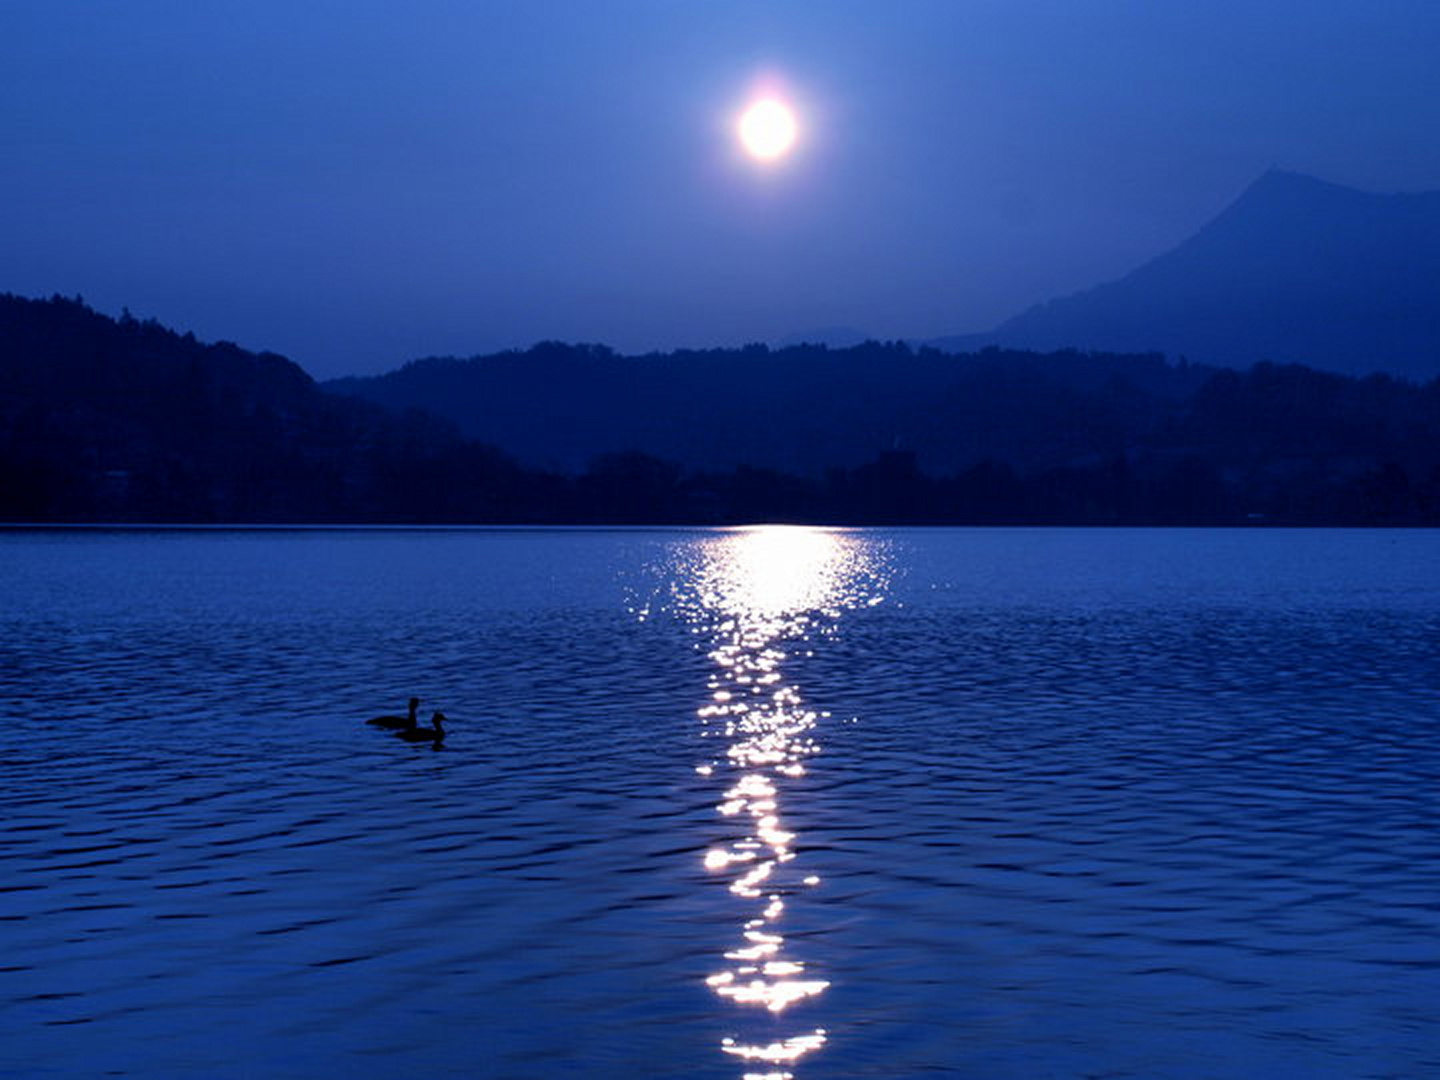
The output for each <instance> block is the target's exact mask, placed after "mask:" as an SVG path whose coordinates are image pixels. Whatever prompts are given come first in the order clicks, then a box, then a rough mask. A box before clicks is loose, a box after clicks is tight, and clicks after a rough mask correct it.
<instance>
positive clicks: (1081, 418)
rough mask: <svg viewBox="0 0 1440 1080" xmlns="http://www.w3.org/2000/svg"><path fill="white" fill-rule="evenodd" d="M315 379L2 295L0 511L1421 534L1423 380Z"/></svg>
mask: <svg viewBox="0 0 1440 1080" xmlns="http://www.w3.org/2000/svg"><path fill="white" fill-rule="evenodd" d="M336 389H348V390H350V391H351V392H352V395H354V394H360V393H364V394H366V395H368V396H370V397H372V398H373V399H374V400H373V401H364V400H357V399H356V397H355V396H347V395H342V394H339V393H333V392H329V391H327V389H326V388H325V387H321V386H317V385H316V384H315V383H314V382H313V381H312V380H311V379H310V377H309V376H308V375H306V374H305V372H303V371H301V370H300V369H299V368H298V367H296V366H295V365H294V364H292V363H291V362H290V361H288V360H286V359H285V358H283V357H280V356H276V355H273V354H269V353H253V352H249V351H247V350H245V349H242V348H240V347H239V346H238V345H233V344H229V343H225V342H222V343H219V344H206V343H203V342H200V341H197V340H196V339H195V338H194V337H193V336H191V335H189V334H184V335H182V334H177V333H175V332H174V331H172V330H169V329H166V328H165V327H163V326H160V325H159V324H157V323H155V322H153V321H145V322H141V321H138V320H136V319H133V318H130V317H129V316H128V315H127V316H126V317H124V318H121V319H119V320H116V319H111V318H107V317H106V316H104V315H101V314H98V313H97V312H95V311H92V310H91V309H89V308H88V307H86V306H85V305H84V304H83V303H81V302H79V301H76V300H65V299H62V298H59V297H56V298H53V299H51V300H25V299H21V298H19V297H13V296H3V295H0V521H12V522H13V521H50V522H120V521H128V522H216V523H243V522H274V523H278V522H293V523H321V522H376V523H404V522H416V523H434V524H442V523H536V524H545V523H558V524H591V523H593V524H658V523H666V524H739V523H745V522H758V521H803V522H825V523H834V524H852V525H866V524H1001V523H1007V524H1034V525H1041V524H1046V525H1054V524H1137V525H1138V524H1150V525H1160V524H1241V523H1245V522H1248V521H1255V520H1265V521H1278V522H1288V523H1295V524H1301V523H1304V524H1413V525H1422V524H1423V525H1440V437H1437V432H1440V379H1437V380H1434V381H1432V382H1430V383H1428V384H1426V385H1423V386H1417V385H1414V384H1412V383H1409V382H1406V381H1403V380H1397V379H1394V378H1391V377H1389V376H1384V375H1372V376H1368V377H1366V378H1364V379H1358V378H1354V377H1349V376H1344V375H1339V374H1333V373H1328V372H1319V371H1314V370H1312V369H1310V368H1306V367H1303V366H1299V365H1290V366H1281V365H1276V364H1268V363H1266V364H1257V365H1255V366H1254V367H1252V368H1251V369H1250V370H1248V371H1245V372H1236V371H1229V370H1224V369H1216V368H1209V367H1205V366H1203V365H1198V364H1188V363H1187V364H1167V363H1166V362H1165V360H1164V358H1163V357H1161V356H1159V355H1155V354H1150V355H1138V356H1125V355H1112V354H1086V353H1078V352H1074V351H1070V352H1060V353H1054V354H1047V355H1042V354H1038V353H1026V352H1016V351H1008V352H1007V351H1004V350H1000V349H987V350H982V351H981V352H979V353H975V354H970V355H963V356H952V355H947V354H944V353H941V352H939V351H936V350H933V349H931V350H925V349H922V350H918V351H917V350H914V349H911V348H910V347H909V346H906V345H904V344H901V343H898V342H891V343H880V342H867V343H865V344H863V345H859V346H855V347H853V348H850V349H842V350H830V349H826V348H824V347H823V346H801V347H795V348H791V349H782V350H776V351H772V350H770V349H768V348H767V347H765V346H763V345H756V346H749V347H746V348H743V349H715V350H709V351H705V352H689V353H672V354H666V355H659V354H657V355H650V356H641V357H633V356H619V355H616V354H615V353H613V352H611V351H610V350H609V349H606V348H604V347H603V346H596V345H581V346H575V345H562V344H558V343H553V342H552V343H547V344H543V345H540V346H536V347H535V348H533V349H530V350H528V351H526V352H523V353H519V352H517V353H503V354H498V355H496V356H491V357H479V358H474V359H471V360H430V361H421V362H418V363H415V364H411V365H407V366H406V367H405V368H403V369H401V370H400V371H398V372H394V373H392V374H391V375H390V376H386V377H384V378H381V379H374V380H352V381H350V382H349V383H346V384H342V385H341V386H338V387H336ZM417 405H420V406H429V407H430V409H432V410H433V411H428V412H427V411H423V410H421V409H418V408H414V407H413V406H417ZM438 413H445V414H448V415H449V416H451V417H454V418H455V419H456V421H464V422H465V423H466V424H467V425H468V431H469V433H468V434H467V433H466V432H462V431H461V430H459V428H458V426H457V424H454V423H451V422H449V421H447V420H446V419H443V418H442V417H441V416H440V415H437V414H438ZM482 439H483V441H481V440H482ZM495 443H500V444H502V445H503V446H504V447H505V450H504V451H501V450H499V449H496V448H495V446H494V445H492V444H495ZM510 453H516V454H522V455H524V457H525V458H527V459H529V461H530V464H527V465H521V464H518V463H517V461H516V460H515V459H513V458H511V457H510V456H509V454H510ZM570 456H573V457H578V458H582V459H584V460H582V462H581V463H580V464H578V465H574V466H568V465H561V466H553V465H552V464H550V463H552V462H553V461H554V460H556V459H559V458H562V457H570ZM537 463H538V464H539V465H541V466H542V467H541V468H537V467H536V464H537ZM792 463H793V464H792Z"/></svg>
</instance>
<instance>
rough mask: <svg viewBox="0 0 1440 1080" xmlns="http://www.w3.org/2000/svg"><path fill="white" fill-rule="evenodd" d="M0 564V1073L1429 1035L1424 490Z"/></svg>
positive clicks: (1283, 1051)
mask: <svg viewBox="0 0 1440 1080" xmlns="http://www.w3.org/2000/svg"><path fill="white" fill-rule="evenodd" d="M0 567H3V570H0V605H3V606H0V704H3V716H4V721H5V722H4V725H3V728H0V732H3V733H0V800H3V810H4V813H3V815H0V870H3V873H0V934H3V939H0V940H3V943H4V948H3V952H0V1075H4V1076H14V1077H24V1078H27V1080H29V1078H39V1077H101V1076H137V1077H206V1078H213V1077H253V1076H266V1077H282V1078H290V1077H296V1078H298V1077H315V1076H322V1075H332V1074H340V1075H345V1076H347V1077H350V1078H355V1080H360V1078H372V1077H373V1078H382V1077H383V1078H391V1077H402V1076H414V1077H421V1076H423V1077H507V1078H509V1077H514V1078H533V1077H557V1076H571V1075H577V1076H578V1075H584V1076H587V1077H599V1078H619V1077H646V1078H649V1077H677V1078H678V1077H698V1078H710V1077H714V1078H728V1080H740V1078H742V1077H750V1078H757V1077H766V1078H776V1080H778V1078H781V1077H791V1076H793V1077H795V1078H796V1080H826V1078H840V1077H918V1076H925V1075H933V1076H956V1077H975V1078H986V1080H990V1078H1009V1077H1013V1078H1017V1080H1019V1078H1027V1080H1028V1078H1035V1077H1137V1078H1138V1077H1197V1078H1198V1077H1220V1076H1224V1077H1257V1078H1258V1077H1264V1078H1274V1077H1418V1076H1427V1075H1428V1076H1435V1075H1440V1022H1437V1014H1436V1002H1440V738H1437V726H1440V721H1437V716H1440V658H1437V649H1436V645H1437V642H1440V536H1437V534H1436V533H1434V532H1427V531H1418V530H1417V531H1366V530H1352V531H1344V530H1334V531H1330V530H1293V531H1287V530H1269V529H1256V530H1228V531H1227V530H1193V531H1191V530H1061V529H1056V530H1048V529H1034V530H1027V529H976V530H963V529H959V530H890V531H887V530H873V531H871V530H862V531H843V530H842V531H827V530H821V529H808V528H759V529H749V530H745V529H737V530H711V531H706V530H689V531H686V530H668V531H667V530H611V531H587V530H563V529H557V530H484V529H475V530H443V529H434V530H385V529H367V530H358V529H357V530H223V529H215V530H203V529H188V530H187V529H174V530H143V529H135V530H106V529H76V530H69V529H53V530H48V529H32V530H26V529H13V530H5V531H0ZM411 695H416V696H418V697H420V698H421V699H422V702H421V710H420V714H421V718H422V722H425V723H428V718H429V716H430V714H431V712H432V711H433V710H437V709H438V710H443V712H444V713H445V715H446V716H447V717H448V719H449V726H448V729H447V737H446V738H445V739H444V741H443V742H440V743H438V744H436V743H433V742H415V743H412V742H407V741H403V740H402V739H400V738H397V737H396V736H395V734H394V733H392V732H388V731H382V730H378V729H376V728H374V727H369V726H367V725H366V724H365V723H364V721H365V720H366V719H367V718H369V717H372V716H374V715H376V714H377V713H399V712H403V711H404V708H405V701H406V699H407V698H408V697H410V696H411Z"/></svg>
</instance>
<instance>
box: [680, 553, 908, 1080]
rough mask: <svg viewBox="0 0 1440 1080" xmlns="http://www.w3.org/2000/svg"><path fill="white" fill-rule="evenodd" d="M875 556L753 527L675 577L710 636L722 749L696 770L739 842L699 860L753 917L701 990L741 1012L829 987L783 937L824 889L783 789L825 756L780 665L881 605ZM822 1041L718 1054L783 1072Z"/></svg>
mask: <svg viewBox="0 0 1440 1080" xmlns="http://www.w3.org/2000/svg"><path fill="white" fill-rule="evenodd" d="M873 553H874V547H873V544H871V543H869V542H867V541H865V540H863V539H861V538H859V537H856V536H854V535H851V534H847V533H843V532H831V531H827V530H823V529H811V528H798V527H793V528H792V527H766V528H757V529H747V530H740V531H735V532H729V533H726V534H724V535H722V536H719V537H716V538H715V539H713V540H710V541H707V542H705V543H703V544H701V545H700V546H699V549H698V557H697V559H696V561H695V563H694V565H692V566H690V567H688V568H686V571H687V572H686V573H685V574H684V575H683V581H684V584H683V585H682V587H681V601H682V603H681V609H682V611H683V612H685V614H686V615H687V616H688V617H689V619H690V620H691V621H692V623H694V624H695V627H696V629H697V630H699V631H700V632H702V633H705V634H707V635H708V636H709V639H710V644H711V649H710V654H709V655H710V659H711V660H712V661H713V662H714V664H715V671H714V674H713V675H712V677H711V680H710V685H709V689H710V700H709V702H708V703H707V704H706V705H705V706H704V707H703V708H701V709H700V710H699V718H700V720H701V722H702V724H703V725H704V726H705V731H704V734H705V736H706V737H708V738H714V739H717V740H720V741H721V742H723V743H724V751H723V753H718V752H717V754H716V755H715V757H714V758H713V759H712V760H710V761H707V762H705V763H704V764H702V765H700V766H699V767H698V768H697V772H698V773H699V774H700V775H702V776H705V777H717V778H718V779H719V780H720V782H721V785H722V792H723V793H722V795H721V799H720V802H719V803H718V805H717V807H716V809H717V810H718V812H719V813H720V815H721V816H722V817H724V818H726V819H730V820H733V822H734V829H733V836H734V839H733V840H732V841H731V842H730V843H729V844H727V845H726V846H724V847H717V848H713V849H711V850H710V851H708V852H706V854H705V857H704V865H705V868H706V869H707V870H709V871H710V872H712V873H714V874H717V875H724V876H725V877H726V878H728V881H729V891H730V892H731V893H732V894H733V895H734V896H735V897H736V898H737V899H738V900H739V901H741V902H742V905H743V909H744V911H745V914H746V916H747V917H745V918H744V919H743V921H742V923H741V926H740V932H739V934H738V937H737V939H736V940H735V941H734V943H733V945H732V947H731V948H729V949H727V950H726V951H725V952H724V954H723V957H724V961H725V962H724V964H723V965H722V966H721V967H720V969H719V970H717V971H716V972H715V973H714V974H712V975H711V976H710V977H709V978H708V979H707V980H706V981H707V983H708V984H709V986H710V988H711V989H712V990H713V991H714V992H715V993H716V994H717V995H719V997H721V998H723V999H725V1000H726V1001H728V1002H731V1003H733V1004H734V1005H736V1006H740V1007H745V1008H754V1009H764V1010H766V1011H768V1012H769V1013H770V1014H772V1015H779V1014H781V1013H783V1012H784V1011H785V1010H786V1009H788V1008H790V1007H791V1006H793V1005H795V1004H797V1003H798V1002H802V1001H805V1000H806V999H812V998H815V997H817V996H818V995H820V994H822V993H823V992H824V991H825V990H826V988H827V987H829V985H830V983H829V981H828V980H826V979H824V978H820V977H818V976H817V975H816V974H815V973H813V972H811V971H810V970H809V968H808V966H807V964H806V962H805V961H804V960H803V959H801V958H800V957H799V956H797V955H796V954H795V952H794V950H793V949H792V948H791V947H790V946H789V945H788V943H787V942H786V939H785V936H784V933H783V923H784V915H785V911H786V905H787V903H788V902H790V901H791V900H793V899H794V898H795V897H797V895H799V894H802V893H804V892H805V891H807V890H809V889H811V888H813V887H814V886H815V885H818V884H819V882H820V879H819V877H817V876H816V875H814V874H806V873H802V872H801V871H800V870H798V869H797V868H796V867H795V866H794V863H795V862H796V852H795V850H794V843H795V835H794V833H792V832H791V831H790V830H789V829H787V828H786V827H785V823H784V813H783V805H782V802H783V795H784V787H785V784H786V782H787V781H792V780H794V779H795V778H797V777H800V776H803V775H804V774H805V770H806V762H807V761H808V760H809V759H810V758H811V757H812V756H813V755H814V754H816V753H817V752H818V751H819V744H818V743H817V742H816V740H815V731H816V727H817V724H818V722H819V721H820V720H821V719H823V717H824V714H820V713H817V712H815V711H813V710H811V709H809V708H807V707H806V705H805V703H804V700H803V699H802V697H801V694H800V690H799V687H797V686H796V685H794V684H791V683H787V682H786V679H785V676H784V673H783V666H784V663H785V661H786V660H787V658H788V657H789V656H790V655H791V652H790V650H794V649H796V648H797V647H806V643H813V641H814V639H815V638H816V637H819V636H822V635H824V634H827V633H829V632H830V631H831V630H832V628H833V626H834V623H835V620H836V619H837V618H838V617H839V615H840V614H841V613H842V612H843V611H845V610H847V609H849V608H853V607H856V606H859V605H862V604H867V603H876V602H878V600H879V587H880V577H879V573H878V568H877V566H876V565H875V560H874V558H873ZM825 1041H826V1032H825V1030H824V1029H823V1028H816V1029H812V1030H810V1031H802V1032H799V1033H797V1034H794V1035H790V1036H788V1037H785V1038H782V1039H778V1040H776V1041H773V1042H765V1043H760V1042H753V1043H752V1042H746V1041H744V1040H742V1039H739V1038H735V1037H728V1038H726V1039H725V1040H724V1042H723V1044H722V1046H721V1050H723V1051H724V1052H725V1053H726V1054H729V1055H732V1056H735V1057H738V1058H740V1059H741V1060H743V1061H745V1062H747V1063H760V1064H763V1065H767V1066H783V1065H786V1064H790V1063H793V1062H795V1061H798V1060H799V1059H800V1058H801V1057H803V1056H804V1055H806V1054H809V1053H811V1052H813V1051H815V1050H818V1049H819V1048H820V1047H821V1046H823V1045H824V1043H825ZM744 1075H745V1077H747V1078H761V1077H764V1078H767V1080H772V1078H773V1080H783V1078H788V1077H790V1076H791V1075H792V1074H791V1073H789V1072H787V1071H784V1070H783V1069H782V1070H780V1071H772V1072H764V1073H753V1072H747V1073H745V1074H744Z"/></svg>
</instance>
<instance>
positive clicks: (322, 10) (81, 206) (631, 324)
mask: <svg viewBox="0 0 1440 1080" xmlns="http://www.w3.org/2000/svg"><path fill="white" fill-rule="evenodd" d="M765 77H768V78H769V79H770V80H771V81H772V82H776V81H778V82H780V83H782V84H783V85H784V87H785V88H786V89H787V91H788V92H789V93H790V95H791V100H792V102H793V103H794V105H795V106H796V108H797V109H798V110H799V113H800V122H801V124H802V134H801V140H800V143H799V144H798V146H797V149H796V151H795V152H794V153H793V154H792V155H791V156H790V157H789V158H787V159H786V160H785V161H784V162H783V163H781V164H780V165H779V166H778V167H769V168H763V167H759V166H757V165H756V164H754V163H753V162H750V161H748V160H746V159H744V158H743V156H742V155H741V154H740V153H739V151H738V150H737V147H736V144H735V140H734V137H733V126H734V119H735V116H736V114H737V112H738V111H739V109H740V107H741V106H742V105H743V104H744V103H745V100H746V98H747V96H748V95H749V94H750V92H751V90H752V88H753V87H754V86H755V84H756V83H757V80H760V79H762V78H765ZM1272 166H1278V167H1282V168H1287V169H1293V170H1296V171H1300V172H1307V173H1312V174H1314V175H1317V176H1320V177H1322V178H1324V179H1327V180H1332V181H1335V182H1338V183H1343V184H1350V185H1354V186H1357V187H1362V188H1367V189H1372V190H1380V191H1394V190H1424V189H1435V188H1440V3H1437V2H1436V0H1353V2H1351V0H1245V2H1231V0H1204V2H1199V0H883V2H882V0H874V2H863V3H862V2H858V0H806V2H790V3H782V2H771V3H746V2H741V0H726V2H713V0H515V2H510V0H408V2H406V3H401V2H399V0H395V2H388V0H387V2H381V0H283V2H281V0H224V2H220V0H124V2H119V0H84V2H82V0H0V291H9V292H17V293H21V294H23V295H49V294H51V293H55V292H59V293H64V294H66V295H74V294H76V293H80V294H83V295H84V297H85V298H86V299H87V300H88V301H89V302H91V303H92V304H94V305H95V306H97V307H99V308H100V309H101V310H104V311H107V312H110V313H115V314H118V313H119V311H120V309H121V308H122V307H123V306H128V307H129V308H130V309H131V311H133V312H134V313H135V314H136V315H139V316H154V317H156V318H158V319H160V320H161V321H162V322H165V323H167V324H169V325H172V326H175V327H177V328H180V329H189V330H193V331H195V333H196V334H197V335H199V336H200V337H202V338H206V339H219V338H227V339H231V340H235V341H238V342H239V343H241V344H242V345H245V346H246V347H249V348H255V349H262V348H266V349H272V350H275V351H278V352H282V353H285V354H287V355H289V356H290V357H292V358H293V359H295V360H296V361H298V362H299V363H301V364H302V365H303V366H304V367H306V368H307V369H308V370H309V371H311V372H312V373H313V374H315V375H317V376H320V377H326V376H330V375H336V374H345V373H363V372H374V371H379V370H383V369H387V368H390V367H393V366H396V365H398V364H399V363H400V362H402V361H404V360H406V359H410V358H413V357H416V356H421V355H428V354H441V353H454V354H460V355H468V354H470V353H475V352H482V351H489V350H491V349H495V348H501V347H508V346H514V345H527V344H529V343H531V342H533V341H535V340H537V339H541V338H560V339H565V340H585V341H604V342H608V343H610V344H612V345H615V346H617V347H619V348H622V349H625V350H642V349H648V348H655V347H660V348H668V347H671V346H675V345H718V344H733V343H739V342H743V341H748V340H775V339H779V338H783V337H786V336H789V335H791V334H794V333H796V332H804V331H811V330H816V329H821V328H829V327H837V326H846V327H854V328H856V329H859V330H861V331H864V332H867V333H869V334H873V335H876V336H882V337H929V336H937V335H941V334H950V333H961V332H966V331H975V330H984V329H988V328H989V327H991V326H992V325H994V324H995V323H997V322H998V321H1000V320H1001V319H1003V318H1005V317H1006V316H1008V315H1011V314H1013V313H1015V312H1016V311H1017V310H1019V309H1020V308H1023V307H1025V306H1028V305H1029V304H1031V303H1034V302H1036V301H1039V300H1043V299H1046V298H1048V297H1050V296H1053V295H1056V294H1059V293H1065V292H1071V291H1074V290H1076V289H1079V288H1083V287H1087V286H1089V285H1092V284H1095V283H1097V282H1099V281H1101V280H1105V279H1108V278H1113V277H1115V276H1118V275H1119V274H1121V273H1123V272H1125V271H1126V270H1128V269H1130V268H1131V267H1133V266H1134V265H1135V264H1137V263H1138V262H1140V261H1142V260H1144V259H1146V258H1148V257H1150V256H1152V255H1154V254H1158V253H1159V252H1160V251H1161V250H1163V249H1164V248H1166V247H1168V246H1170V245H1172V244H1174V243H1175V242H1177V241H1178V240H1180V239H1182V238H1184V237H1185V236H1186V235H1188V234H1189V233H1190V232H1192V231H1193V230H1194V229H1195V228H1196V227H1198V226H1199V225H1201V224H1202V223H1203V222H1204V221H1206V220H1207V219H1208V218H1210V217H1211V216H1213V215H1214V214H1215V213H1216V212H1217V211H1219V210H1220V209H1221V208H1222V207H1223V206H1224V205H1225V204H1226V203H1228V202H1229V201H1231V200H1232V199H1233V198H1234V197H1235V196H1236V195H1238V194H1239V192H1240V191H1241V190H1243V188H1244V187H1245V186H1246V185H1247V184H1248V183H1249V182H1250V181H1252V180H1254V179H1255V178H1256V177H1257V176H1258V175H1259V174H1261V173H1262V172H1263V171H1264V170H1266V169H1267V168H1270V167H1272Z"/></svg>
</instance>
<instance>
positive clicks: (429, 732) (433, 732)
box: [395, 712, 445, 743]
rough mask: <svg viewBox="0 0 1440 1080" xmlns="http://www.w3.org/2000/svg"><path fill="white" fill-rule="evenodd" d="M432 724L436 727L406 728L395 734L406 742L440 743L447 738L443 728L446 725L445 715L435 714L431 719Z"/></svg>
mask: <svg viewBox="0 0 1440 1080" xmlns="http://www.w3.org/2000/svg"><path fill="white" fill-rule="evenodd" d="M430 723H432V724H434V725H435V726H434V727H416V728H405V729H403V730H401V731H397V732H395V734H396V735H398V736H400V738H402V739H404V740H405V741H406V742H429V743H438V742H440V741H441V740H442V739H444V738H445V728H444V726H443V725H444V723H445V714H444V713H443V712H437V713H435V714H434V715H433V716H431V717H430Z"/></svg>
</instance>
